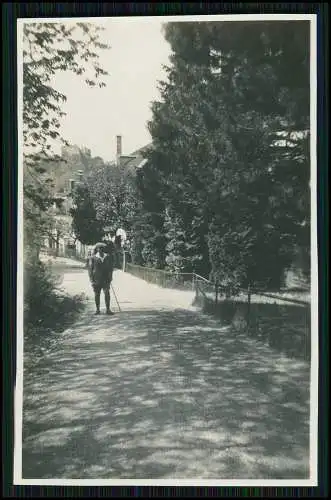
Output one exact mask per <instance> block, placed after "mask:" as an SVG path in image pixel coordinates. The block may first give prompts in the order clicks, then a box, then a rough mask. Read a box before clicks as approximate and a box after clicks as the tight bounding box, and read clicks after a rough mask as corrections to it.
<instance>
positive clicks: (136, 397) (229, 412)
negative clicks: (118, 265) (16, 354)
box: [23, 273, 309, 479]
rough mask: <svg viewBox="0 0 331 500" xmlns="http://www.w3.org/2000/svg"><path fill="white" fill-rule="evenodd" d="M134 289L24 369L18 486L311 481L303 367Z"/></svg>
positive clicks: (213, 321) (165, 297)
mask: <svg viewBox="0 0 331 500" xmlns="http://www.w3.org/2000/svg"><path fill="white" fill-rule="evenodd" d="M84 279H85V278H84ZM121 280H123V282H124V281H125V280H126V281H125V283H126V285H127V284H128V283H131V286H130V288H128V289H124V287H120V284H121ZM136 280H137V278H133V279H132V281H131V280H130V277H128V276H125V275H124V277H123V274H122V275H121V274H120V273H117V276H116V279H115V280H114V286H115V285H116V287H117V288H116V293H117V295H118V297H119V300H120V303H121V306H122V309H123V310H122V312H121V313H118V312H117V313H116V314H115V316H113V317H107V316H105V315H101V316H93V314H92V312H93V304H90V306H89V308H88V309H87V311H86V312H85V313H84V314H82V316H81V318H80V320H79V321H78V322H77V323H76V324H75V325H74V326H73V327H72V328H71V329H69V330H67V331H66V332H64V333H63V334H61V335H59V337H58V339H59V340H58V343H57V344H56V346H55V347H54V346H53V348H52V349H51V350H50V351H49V352H48V353H47V354H46V355H45V356H44V358H42V359H41V360H40V361H39V363H37V364H35V365H34V366H33V368H31V366H30V365H29V368H28V369H27V370H26V373H25V378H24V419H23V423H24V430H23V477H24V478H95V479H96V478H122V479H123V478H136V479H147V478H149V479H150V478H152V479H153V478H185V479H186V478H204V479H207V478H212V479H216V478H217V479H235V478H238V479H246V478H251V479H257V478H261V479H270V478H273V479H287V478H288V479H298V478H300V479H301V478H303V479H304V478H309V365H308V364H307V363H304V362H300V361H294V360H292V359H288V358H286V357H280V355H279V354H277V353H275V352H273V351H272V350H271V349H270V348H269V347H267V346H264V345H263V344H261V343H258V342H256V341H255V340H254V339H252V338H247V337H246V336H245V335H244V334H239V333H234V332H233V331H232V330H231V329H230V327H222V326H220V323H219V321H217V320H216V319H213V318H211V317H208V316H206V315H203V314H201V313H199V312H197V311H195V310H194V309H193V308H192V309H188V308H185V309H184V308H183V307H182V305H181V304H182V303H183V302H186V300H187V296H184V297H185V298H183V297H182V298H181V299H179V298H178V297H176V298H175V300H174V301H173V303H172V307H171V303H170V298H169V295H168V294H164V295H162V293H161V292H160V293H159V295H158V296H156V293H155V290H153V291H151V289H149V288H146V286H145V284H142V285H141V289H140V293H138V292H139V283H138V282H140V283H141V281H140V280H138V282H137V281H136ZM148 290H149V293H150V294H151V295H152V296H154V303H153V304H154V305H153V307H150V308H148V301H149V299H148V298H146V295H147V291H148ZM83 291H85V290H83ZM184 293H187V292H184ZM135 294H138V296H137V303H138V305H136V304H135V303H134V295H135ZM162 301H163V302H162ZM155 304H158V305H161V306H162V307H161V306H160V307H158V305H157V306H155ZM135 306H136V307H135ZM114 310H115V306H114Z"/></svg>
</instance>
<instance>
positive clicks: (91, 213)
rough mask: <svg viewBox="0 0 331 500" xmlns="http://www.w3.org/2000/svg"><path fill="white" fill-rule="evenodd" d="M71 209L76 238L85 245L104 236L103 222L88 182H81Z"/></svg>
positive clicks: (92, 243)
mask: <svg viewBox="0 0 331 500" xmlns="http://www.w3.org/2000/svg"><path fill="white" fill-rule="evenodd" d="M73 202H74V208H72V209H71V211H70V213H71V215H72V219H73V220H72V229H73V232H74V234H75V236H76V238H77V239H78V240H79V241H80V242H81V243H83V244H85V245H94V244H95V243H97V242H98V241H100V240H101V239H102V237H103V234H104V231H103V224H102V222H100V221H99V220H98V219H97V213H96V209H95V206H94V203H93V199H92V196H91V193H90V190H89V187H88V185H87V184H80V185H78V186H77V188H76V189H75V193H74V195H73Z"/></svg>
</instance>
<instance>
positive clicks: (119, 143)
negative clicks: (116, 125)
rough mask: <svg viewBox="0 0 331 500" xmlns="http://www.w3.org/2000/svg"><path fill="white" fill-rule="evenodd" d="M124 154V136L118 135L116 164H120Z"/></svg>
mask: <svg viewBox="0 0 331 500" xmlns="http://www.w3.org/2000/svg"><path fill="white" fill-rule="evenodd" d="M121 154H122V136H121V135H117V136H116V164H117V165H119V164H120V156H121Z"/></svg>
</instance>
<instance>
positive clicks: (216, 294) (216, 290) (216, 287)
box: [215, 283, 218, 306]
mask: <svg viewBox="0 0 331 500" xmlns="http://www.w3.org/2000/svg"><path fill="white" fill-rule="evenodd" d="M217 302H218V283H215V305H216V306H217Z"/></svg>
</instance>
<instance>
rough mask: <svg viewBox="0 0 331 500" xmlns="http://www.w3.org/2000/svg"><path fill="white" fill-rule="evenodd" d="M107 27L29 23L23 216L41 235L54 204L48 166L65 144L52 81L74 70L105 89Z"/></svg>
mask: <svg viewBox="0 0 331 500" xmlns="http://www.w3.org/2000/svg"><path fill="white" fill-rule="evenodd" d="M102 29H103V28H102V27H99V26H97V25H95V24H90V23H72V24H64V23H47V22H46V23H26V24H24V28H23V47H24V48H23V142H24V186H23V190H24V217H25V224H26V225H27V226H26V227H33V228H38V234H39V230H40V231H41V233H42V232H43V230H44V228H43V227H42V226H41V224H40V223H39V222H36V220H38V218H44V217H43V215H42V214H44V213H45V211H46V210H47V209H48V208H49V207H50V205H51V198H52V182H51V179H50V176H49V175H48V167H49V164H50V162H54V160H58V159H59V158H58V156H57V155H55V154H54V151H53V149H54V148H53V145H54V141H56V140H63V138H62V137H61V136H60V132H59V128H60V120H61V118H62V117H63V116H64V115H65V113H64V111H63V104H64V102H65V100H66V96H65V95H63V94H62V93H60V92H58V91H57V90H56V89H55V88H54V87H53V83H52V78H53V77H54V75H55V74H56V73H57V72H58V71H71V72H73V73H75V74H77V75H82V76H83V77H84V78H85V81H86V83H87V84H88V85H90V86H95V85H96V84H98V85H99V86H101V87H102V86H104V85H105V84H104V82H103V81H101V80H100V77H102V76H104V75H106V74H107V73H106V71H104V70H103V69H102V68H101V67H100V65H99V63H98V50H100V49H105V48H107V46H106V45H105V44H103V43H101V42H100V32H101V31H102ZM97 82H98V83H97ZM64 142H65V141H64ZM25 233H27V231H25ZM34 234H36V232H35V231H32V232H30V235H29V236H30V237H27V238H26V240H25V242H26V244H32V245H35V247H36V249H37V248H38V245H37V241H34V240H33V238H32V237H31V236H32V235H34ZM38 238H39V236H38ZM38 238H37V239H38Z"/></svg>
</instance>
